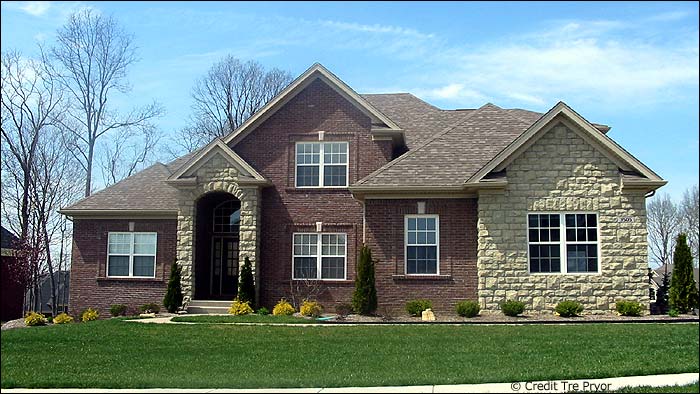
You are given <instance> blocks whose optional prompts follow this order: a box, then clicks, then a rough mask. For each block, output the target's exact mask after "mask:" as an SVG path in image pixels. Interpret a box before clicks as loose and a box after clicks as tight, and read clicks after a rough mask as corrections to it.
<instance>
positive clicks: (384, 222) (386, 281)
mask: <svg viewBox="0 0 700 394" xmlns="http://www.w3.org/2000/svg"><path fill="white" fill-rule="evenodd" d="M419 201H424V202H425V214H429V215H430V214H432V215H439V223H440V227H439V235H440V243H439V250H440V252H439V264H440V268H439V271H440V275H439V276H437V277H430V276H405V260H404V231H405V229H404V217H405V215H414V214H417V213H418V202H419ZM365 204H366V226H367V227H366V237H367V238H366V241H367V245H369V247H370V248H371V250H372V258H373V259H375V260H377V264H376V266H375V267H376V268H375V278H376V279H375V280H376V286H377V298H378V302H379V305H380V310H379V312H380V313H383V312H389V313H392V314H403V313H405V310H404V308H405V305H406V301H408V300H412V299H418V298H425V299H429V300H431V301H432V303H433V309H434V310H436V311H438V312H442V313H450V314H451V313H454V310H455V309H454V308H455V304H456V303H457V302H458V301H463V300H467V299H469V300H476V299H477V270H476V242H477V234H476V221H477V201H476V199H468V198H463V199H447V198H444V199H443V198H440V199H420V200H366V202H365Z"/></svg>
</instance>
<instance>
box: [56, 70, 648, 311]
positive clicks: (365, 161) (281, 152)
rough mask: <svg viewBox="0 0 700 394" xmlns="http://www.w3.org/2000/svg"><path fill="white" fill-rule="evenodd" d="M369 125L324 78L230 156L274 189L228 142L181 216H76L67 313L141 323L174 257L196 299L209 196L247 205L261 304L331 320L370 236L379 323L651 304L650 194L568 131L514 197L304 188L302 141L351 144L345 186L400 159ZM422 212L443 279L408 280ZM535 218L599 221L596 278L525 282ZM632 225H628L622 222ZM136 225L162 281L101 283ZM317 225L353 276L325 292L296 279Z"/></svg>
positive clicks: (537, 153)
mask: <svg viewBox="0 0 700 394" xmlns="http://www.w3.org/2000/svg"><path fill="white" fill-rule="evenodd" d="M371 123H372V122H371V119H370V117H369V116H367V115H366V114H365V113H363V112H362V111H360V110H359V109H358V108H357V107H355V106H354V105H353V104H352V103H350V102H349V101H347V100H346V99H345V98H343V96H341V95H340V94H338V93H337V92H336V91H335V90H334V89H333V88H331V87H330V86H328V85H326V83H324V82H322V81H321V80H318V79H317V80H314V81H313V82H311V83H310V84H309V85H308V86H307V87H306V88H304V89H303V90H302V91H301V92H299V93H298V94H297V95H296V96H295V97H293V98H291V99H290V100H289V101H288V102H287V103H286V104H285V105H284V106H283V107H282V108H281V109H279V110H278V111H277V112H275V113H274V114H272V115H271V116H270V117H269V118H268V119H266V120H265V121H264V122H262V123H261V124H260V125H259V126H257V128H256V129H255V130H253V131H252V132H251V133H250V134H248V135H247V136H245V137H243V138H242V139H241V140H240V141H239V142H238V143H236V145H235V146H231V148H232V149H233V150H234V151H235V152H236V154H238V155H239V156H240V157H241V158H242V159H243V160H244V161H245V162H247V163H248V164H250V166H252V167H253V168H254V169H255V171H257V172H258V173H259V174H261V175H262V177H264V178H265V179H266V180H268V181H269V182H270V185H266V186H260V185H259V184H254V183H247V184H246V183H245V182H243V180H242V178H241V173H240V171H239V170H240V167H236V166H235V165H233V164H232V162H231V161H230V160H227V158H226V157H224V156H225V152H228V149H227V148H226V147H225V146H222V145H219V147H218V149H220V151H219V152H218V153H216V154H212V155H210V156H206V155H205V156H203V157H207V161H206V162H203V163H199V164H198V166H193V167H192V168H191V169H190V170H189V171H191V172H192V173H188V174H186V175H187V176H189V177H191V178H190V179H192V181H191V182H190V183H182V184H180V185H179V186H178V185H176V186H175V187H177V188H178V193H179V195H178V208H177V209H178V211H179V214H178V217H177V219H175V218H173V219H142V220H139V219H134V220H128V219H123V220H107V219H93V220H90V219H80V218H75V219H74V240H73V255H72V259H73V265H72V274H71V286H70V292H71V294H70V310H71V312H72V313H78V312H80V311H81V310H83V309H85V308H87V307H93V308H95V307H96V308H97V309H98V310H99V311H100V313H101V314H102V316H108V314H109V311H108V309H109V305H111V304H115V303H123V304H127V305H129V306H130V308H131V309H132V310H131V312H135V311H136V308H137V307H138V306H139V305H142V304H144V303H149V302H157V303H160V302H162V298H163V295H164V293H165V289H166V284H167V275H168V272H169V267H170V264H171V263H172V262H173V261H175V258H176V257H177V261H178V263H179V264H180V265H181V266H182V268H183V291H184V292H185V296H186V299H185V301H186V302H187V301H188V300H189V299H190V298H191V297H192V295H193V293H194V292H193V290H194V289H193V287H194V285H195V280H194V279H195V278H194V275H195V272H196V270H195V269H194V268H195V267H194V265H196V264H201V263H202V262H198V261H196V260H197V258H196V256H197V255H198V254H197V247H198V245H197V242H196V238H197V236H196V234H197V223H196V218H197V212H196V210H197V204H198V203H197V201H198V200H199V199H200V198H201V197H202V196H203V195H205V194H207V193H209V192H226V193H229V194H231V195H232V196H235V197H236V198H238V199H239V200H240V201H241V216H240V218H241V227H240V233H239V234H240V249H239V262H240V263H242V262H243V257H244V256H249V257H250V258H251V261H252V263H253V269H254V272H255V278H256V283H257V285H256V291H257V292H259V296H258V304H259V305H260V306H266V307H268V308H271V307H272V306H273V305H274V304H275V303H276V302H277V301H278V300H279V299H280V298H287V299H294V300H296V301H300V300H301V299H302V298H304V297H305V296H309V295H311V296H312V297H313V298H316V299H318V300H319V301H320V302H321V303H322V304H323V305H324V306H325V307H326V310H327V311H331V312H332V311H333V304H338V303H349V302H350V301H351V297H352V291H353V289H354V279H355V264H356V260H357V252H358V250H359V248H360V246H361V245H362V243H363V237H364V241H365V242H366V243H367V244H368V245H369V246H370V248H371V249H372V254H373V257H374V259H376V260H377V261H378V262H377V265H376V286H377V295H378V301H379V311H378V312H379V313H389V314H393V315H396V314H403V313H405V311H404V307H405V303H406V301H408V300H411V299H418V298H426V299H430V300H431V301H432V302H433V306H434V309H435V310H436V311H437V312H439V313H444V314H453V313H454V306H455V304H456V303H457V302H458V301H462V300H477V299H478V300H479V302H480V304H481V306H482V308H483V310H485V311H487V312H489V311H497V310H498V306H499V304H500V303H501V302H503V301H504V300H506V299H508V298H518V299H520V300H522V301H525V302H526V303H527V305H528V308H529V310H530V311H537V312H550V311H552V310H553V307H554V305H555V304H556V303H557V302H559V301H562V300H567V299H576V300H578V301H580V302H582V303H583V304H584V305H585V307H586V310H587V311H589V312H590V311H593V312H608V311H610V310H611V308H612V307H613V306H614V303H615V301H616V300H618V299H622V298H625V299H631V300H636V301H641V302H643V303H648V300H647V298H648V297H647V291H648V285H647V277H646V267H647V260H646V253H647V251H646V245H647V244H646V211H645V198H644V191H641V190H636V191H631V190H624V191H623V190H622V189H621V182H620V173H619V170H618V165H617V164H615V163H614V162H613V161H611V160H610V159H609V158H608V157H607V156H605V155H603V154H602V153H601V151H600V150H598V149H596V148H594V147H592V146H591V145H590V144H589V143H588V142H586V140H584V139H583V138H582V137H581V136H579V135H578V134H577V133H575V132H573V131H572V130H571V129H568V128H567V127H566V126H564V125H563V124H558V125H556V127H553V128H552V130H551V131H548V132H547V133H546V134H544V136H543V137H541V138H540V139H539V140H537V141H536V142H535V143H534V144H533V145H532V146H530V147H529V148H528V149H527V150H526V151H525V152H524V153H523V154H522V155H520V156H519V157H517V158H516V159H515V160H514V161H513V162H512V163H510V164H509V165H508V166H507V180H508V185H507V186H506V188H505V190H498V189H494V190H481V191H479V192H478V198H477V196H472V197H467V196H466V195H463V196H462V197H460V198H456V197H455V198H419V199H416V198H407V199H398V198H397V199H371V198H370V199H366V200H365V201H364V205H363V203H362V202H360V201H358V200H356V199H355V198H354V197H353V195H352V194H351V193H350V191H349V190H348V189H346V188H335V189H328V188H301V189H300V188H296V187H295V144H296V143H297V142H302V141H319V140H323V141H345V142H348V163H349V164H348V180H347V181H348V184H349V185H352V184H353V183H355V182H357V181H358V180H359V179H361V178H363V177H365V176H367V175H369V174H370V173H372V172H373V171H375V170H377V169H378V168H379V167H381V166H382V165H384V164H386V163H388V162H389V161H391V160H392V159H393V150H394V148H396V147H394V146H393V143H392V141H391V140H390V139H377V140H375V139H373V138H372V135H371V128H372V124H371ZM321 132H322V133H321ZM217 143H219V144H220V142H217ZM222 154H224V155H223V156H222ZM228 158H229V159H230V156H229V157H228ZM263 182H264V181H263ZM398 193H399V192H397V193H396V194H398ZM419 202H424V203H425V214H436V215H439V218H440V220H439V224H440V227H439V230H440V232H439V235H440V244H439V263H440V269H439V270H440V275H437V276H422V277H420V276H414V275H411V276H407V275H405V263H404V231H405V229H404V218H405V215H411V214H417V213H418V203H419ZM531 211H594V212H597V213H598V214H599V226H600V228H599V234H600V256H601V259H600V262H599V264H600V266H601V273H599V274H598V273H596V274H585V275H581V274H578V275H562V274H545V275H531V274H529V273H528V261H527V250H528V244H527V222H526V220H527V213H528V212H531ZM623 216H624V217H625V218H627V219H629V218H632V219H631V220H625V221H620V220H618V218H619V217H623ZM130 221H133V222H134V223H135V229H134V231H156V232H158V254H157V265H156V278H155V279H149V280H144V279H113V278H106V275H105V269H106V260H107V256H106V250H107V233H108V232H109V231H128V230H129V222H130ZM318 222H321V228H322V230H321V231H322V232H334V233H338V232H340V233H346V234H347V251H346V261H347V264H346V279H345V280H340V281H321V282H320V286H317V285H316V284H315V283H313V282H308V281H295V280H292V279H291V278H292V235H293V233H295V232H316V231H317V223H318ZM363 227H364V234H363ZM202 228H203V227H202ZM204 247H211V246H210V245H204ZM200 260H206V259H203V258H200ZM204 263H205V264H209V263H210V262H209V261H205V262H204ZM309 284H310V285H311V288H307V287H306V286H307V285H309ZM312 292H313V293H312ZM310 293H311V294H310Z"/></svg>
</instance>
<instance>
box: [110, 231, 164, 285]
mask: <svg viewBox="0 0 700 394" xmlns="http://www.w3.org/2000/svg"><path fill="white" fill-rule="evenodd" d="M107 238H108V240H107V276H110V277H137V278H153V277H155V275H156V244H157V238H158V237H157V234H156V233H116V232H115V233H109V235H108V237H107Z"/></svg>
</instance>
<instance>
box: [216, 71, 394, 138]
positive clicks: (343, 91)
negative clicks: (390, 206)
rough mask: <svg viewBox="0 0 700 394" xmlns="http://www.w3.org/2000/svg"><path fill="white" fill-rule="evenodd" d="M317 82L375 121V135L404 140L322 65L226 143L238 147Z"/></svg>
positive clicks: (235, 131) (271, 103) (250, 119)
mask: <svg viewBox="0 0 700 394" xmlns="http://www.w3.org/2000/svg"><path fill="white" fill-rule="evenodd" d="M316 79H320V80H322V81H323V82H324V83H326V84H327V85H328V86H330V87H331V88H333V89H334V90H335V91H336V92H338V93H339V94H340V95H341V96H342V97H343V98H345V99H346V100H348V101H349V102H350V103H351V104H353V105H354V106H355V107H357V108H358V109H359V110H360V111H362V112H363V113H364V114H366V115H367V116H369V117H370V119H372V125H373V132H375V133H376V134H381V135H387V134H389V135H392V136H396V137H397V138H401V139H403V131H402V130H401V128H400V127H399V126H398V125H397V124H396V123H394V121H392V120H391V119H389V118H388V117H387V116H386V115H384V114H383V113H382V112H380V111H379V110H378V109H376V108H375V107H374V106H373V105H372V104H370V103H369V102H368V101H367V100H365V99H364V98H363V97H362V96H360V95H359V94H357V93H356V92H355V91H354V90H352V88H350V87H349V86H348V85H347V84H346V83H345V82H343V81H341V80H340V78H338V77H336V76H335V75H334V74H333V73H331V72H330V71H328V69H326V68H325V67H323V66H322V65H321V64H319V63H315V64H314V65H313V66H311V67H310V68H309V69H308V70H306V71H305V72H304V73H303V74H301V75H300V76H299V77H298V78H297V79H295V80H294V81H292V83H290V84H289V86H287V87H286V88H284V90H282V91H281V92H280V93H279V94H278V95H277V96H275V97H274V98H273V99H272V100H270V101H269V102H268V103H267V104H265V106H264V107H262V108H261V109H260V110H258V111H257V112H256V113H255V114H253V116H251V117H250V118H248V119H247V120H246V121H245V122H244V123H243V124H242V125H241V126H240V127H239V128H238V129H236V130H234V131H233V132H232V133H231V134H229V135H227V136H226V137H224V138H223V141H224V143H226V144H231V146H235V145H236V144H237V143H238V142H239V141H241V140H242V139H243V138H244V137H245V136H246V135H248V134H249V133H250V132H251V131H253V130H254V129H255V128H256V127H257V126H258V125H260V124H261V123H262V122H264V121H265V120H266V119H268V118H269V117H270V116H272V115H273V114H274V113H275V112H277V111H278V110H279V109H280V108H282V107H283V106H284V105H285V104H286V103H287V102H289V100H291V99H292V98H294V97H295V96H296V95H297V94H298V93H299V92H301V91H302V90H304V88H306V87H307V86H309V84H311V82H313V81H315V80H316Z"/></svg>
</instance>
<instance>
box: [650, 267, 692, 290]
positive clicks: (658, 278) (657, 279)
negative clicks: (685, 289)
mask: <svg viewBox="0 0 700 394" xmlns="http://www.w3.org/2000/svg"><path fill="white" fill-rule="evenodd" d="M666 269H668V283H669V284H670V283H671V278H672V277H673V264H668V267H667V265H666V264H664V265H661V266H660V267H659V268H654V270H653V271H654V273H653V274H652V276H651V279H652V280H653V281H654V283H655V284H656V287H659V286H661V285H662V284H663V280H664V272H666ZM693 279H694V280H695V286H699V285H700V272H699V271H698V268H697V267H694V268H693Z"/></svg>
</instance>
